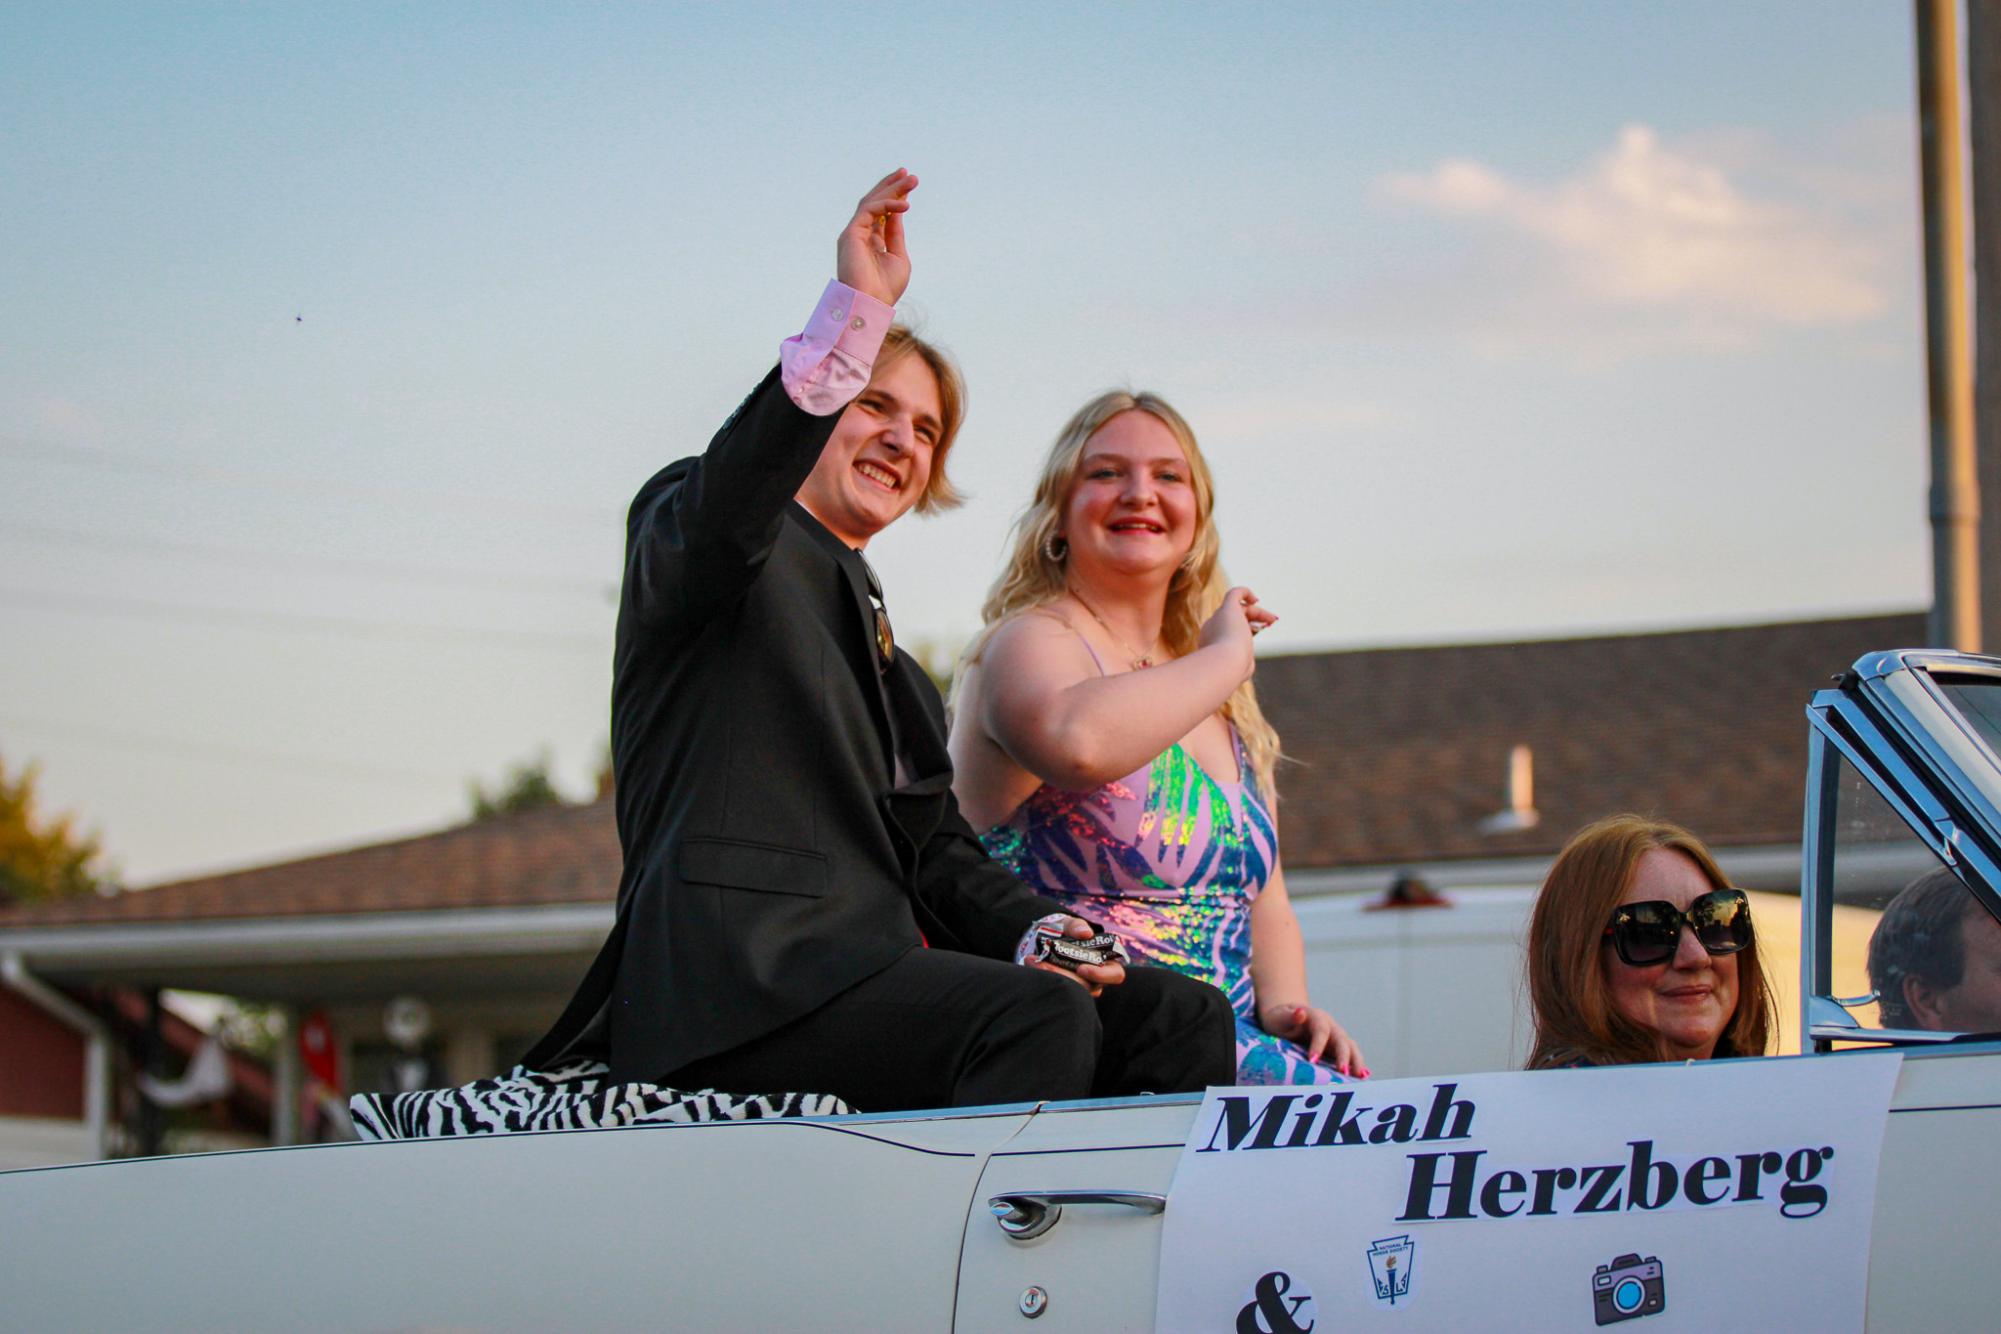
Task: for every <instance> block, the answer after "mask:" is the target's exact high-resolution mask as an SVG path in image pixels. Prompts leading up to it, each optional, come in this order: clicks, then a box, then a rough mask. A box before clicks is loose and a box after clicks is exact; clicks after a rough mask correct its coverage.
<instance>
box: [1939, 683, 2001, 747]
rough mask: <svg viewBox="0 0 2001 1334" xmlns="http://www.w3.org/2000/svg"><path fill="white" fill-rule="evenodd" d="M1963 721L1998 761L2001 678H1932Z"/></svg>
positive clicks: (2000, 745) (2000, 736)
mask: <svg viewBox="0 0 2001 1334" xmlns="http://www.w3.org/2000/svg"><path fill="white" fill-rule="evenodd" d="M1934 683H1935V684H1936V685H1937V686H1938V688H1939V690H1940V692H1941V693H1943V694H1944V695H1945V697H1946V699H1947V700H1949V701H1951V703H1952V706H1953V707H1954V708H1955V709H1957V710H1958V711H1959V716H1960V717H1961V718H1962V719H1964V720H1965V722H1966V725H1967V726H1968V727H1970V728H1972V729H1973V733H1974V735H1975V736H1978V737H1979V738H1980V739H1981V740H1982V741H1983V742H1985V743H1986V744H1987V749H1988V750H1989V751H1991V752H1992V753H1993V754H1994V756H1995V757H1996V761H1997V763H2001V680H1997V679H1995V678H1993V677H1986V676H1960V677H1950V676H1948V677H1938V678H1934Z"/></svg>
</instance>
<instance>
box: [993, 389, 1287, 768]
mask: <svg viewBox="0 0 2001 1334" xmlns="http://www.w3.org/2000/svg"><path fill="white" fill-rule="evenodd" d="M1122 412H1144V413H1147V414H1148V415H1150V416H1152V417H1154V418H1155V419H1156V420H1158V421H1159V422H1160V424H1161V425H1163V426H1165V427H1166V428H1167V429H1168V431H1169V433H1171V434H1172V435H1173V436H1174V438H1175V440H1176V441H1177V442H1179V443H1180V445H1181V450H1182V453H1184V454H1186V455H1187V456H1188V475H1189V480H1190V482H1191V483H1192V485H1193V489H1194V492H1195V542H1194V545H1193V546H1192V547H1191V548H1190V549H1189V552H1188V557H1187V559H1186V560H1185V561H1183V562H1182V564H1181V566H1180V568H1178V569H1176V570H1175V572H1174V574H1173V576H1172V578H1171V579H1170V580H1169V582H1168V585H1167V612H1166V615H1165V616H1164V617H1163V618H1162V621H1161V627H1160V637H1161V641H1162V642H1163V643H1164V644H1166V645H1167V648H1168V651H1169V652H1171V653H1173V654H1174V655H1175V656H1176V657H1180V656H1181V655H1182V654H1184V653H1190V652H1193V651H1194V649H1195V647H1196V644H1197V642H1198V639H1199V636H1200V635H1201V632H1202V623H1203V622H1204V621H1206V620H1208V619H1209V617H1210V616H1211V615H1212V614H1214V612H1215V610H1216V608H1218V607H1220V606H1222V605H1223V594H1225V593H1227V592H1228V591H1229V589H1230V581H1229V580H1228V579H1226V578H1225V577H1224V576H1223V567H1222V564H1221V562H1220V560H1219V559H1218V554H1219V552H1220V550H1221V546H1222V544H1221V541H1220V539H1219V538H1218V537H1217V534H1216V525H1215V524H1214V523H1213V522H1212V521H1211V515H1212V513H1213V511H1214V509H1215V489H1216V488H1215V482H1214V479H1213V478H1212V477H1211V476H1210V473H1209V465H1208V463H1207V462H1206V461H1205V460H1204V459H1203V457H1202V450H1201V449H1200V448H1199V447H1198V446H1197V445H1196V443H1195V432H1194V431H1192V430H1191V429H1189V426H1188V423H1187V422H1186V421H1185V420H1183V418H1182V416H1181V414H1180V413H1178V412H1176V411H1175V410H1174V409H1173V408H1172V407H1170V406H1169V405H1168V403H1167V401H1166V400H1165V399H1163V398H1161V397H1160V396H1159V395H1158V394H1151V393H1143V392H1142V393H1128V392H1126V391H1124V390H1118V389H1115V390H1112V391H1111V392H1109V393H1104V394H1100V395H1098V396H1097V397H1096V398H1094V399H1092V400H1091V401H1090V402H1089V403H1086V404H1085V405H1084V406H1083V407H1081V408H1079V409H1078V410H1077V413H1076V415H1075V416H1073V417H1071V418H1070V420H1069V421H1068V422H1066V423H1065V424H1064V426H1063V429H1062V430H1061V431H1058V432H1057V433H1056V443H1055V444H1053V445H1051V446H1050V449H1049V457H1048V458H1047V459H1045V460H1044V461H1043V464H1042V475H1041V476H1040V477H1039V478H1037V479H1036V483H1035V496H1034V499H1032V500H1030V501H1029V504H1028V508H1027V509H1025V510H1023V511H1022V513H1021V517H1019V518H1018V519H1016V520H1015V523H1014V534H1013V538H1012V542H1013V549H1012V551H1011V552H1010V553H1009V555H1008V559H1007V563H1006V565H1004V566H1003V567H1002V569H1001V574H1000V578H998V579H996V580H995V581H994V586H993V587H992V589H990V590H989V591H988V593H987V600H986V603H985V605H983V606H982V607H981V608H980V620H981V629H980V632H979V633H978V634H977V635H975V636H973V642H972V643H971V644H970V645H968V646H967V648H966V652H965V656H964V658H963V659H961V665H962V666H971V665H972V664H973V663H976V662H978V661H979V660H980V654H981V653H982V652H983V651H985V649H986V646H987V641H988V640H990V639H992V638H993V635H994V631H995V630H997V629H999V628H1000V625H1001V623H1002V622H1003V621H1005V620H1007V619H1008V618H1009V617H1012V616H1016V615H1019V614H1021V613H1022V612H1026V611H1032V610H1034V609H1035V608H1037V607H1046V606H1049V605H1050V604H1051V603H1054V602H1056V601H1057V600H1059V599H1060V598H1062V597H1063V596H1064V595H1065V594H1067V593H1068V592H1069V588H1070V583H1069V577H1068V572H1067V570H1066V569H1065V563H1064V562H1063V561H1060V560H1054V559H1052V558H1051V557H1050V554H1049V541H1050V539H1051V538H1052V537H1054V536H1056V530H1057V529H1058V528H1059V527H1061V526H1062V522H1063V510H1064V507H1065V505H1066V504H1067V503H1068V502H1069V499H1070V491H1071V488H1072V487H1073V486H1074V485H1075V484H1076V480H1077V468H1078V464H1079V462H1080V461H1081V460H1082V458H1083V455H1084V445H1085V443H1086V442H1087V441H1089V440H1090V438H1091V437H1092V436H1093V435H1095V434H1096V433H1097V431H1098V429H1099V428H1100V427H1102V426H1103V425H1104V424H1105V423H1106V422H1108V421H1110V420H1111V419H1112V418H1114V417H1116V416H1118V415H1119V414H1120V413H1122ZM961 675H962V676H963V673H961ZM1223 716H1224V717H1225V718H1227V719H1229V720H1230V722H1231V723H1233V724H1234V725H1235V726H1236V729H1237V733H1238V735H1240V736H1242V737H1243V739H1244V749H1245V751H1246V752H1247V753H1248V755H1249V757H1250V769H1251V773H1252V774H1253V775H1255V777H1256V780H1257V784H1258V788H1259V790H1260V791H1261V792H1262V793H1263V794H1264V796H1265V799H1266V800H1267V801H1275V800H1276V799H1277V795H1278V791H1277V784H1276V782H1275V780H1274V776H1273V774H1274V770H1276V768H1277V767H1278V760H1279V744H1278V733H1277V732H1276V731H1274V730H1273V729H1272V725H1271V724H1270V723H1268V722H1266V721H1265V716H1264V711H1263V710H1261V709H1260V708H1258V697H1257V692H1256V691H1255V690H1253V689H1252V688H1251V683H1250V681H1248V680H1246V681H1245V682H1244V683H1243V684H1242V685H1240V686H1238V687H1237V688H1236V689H1235V690H1234V691H1232V692H1231V694H1230V697H1229V699H1227V700H1225V701H1224V703H1223Z"/></svg>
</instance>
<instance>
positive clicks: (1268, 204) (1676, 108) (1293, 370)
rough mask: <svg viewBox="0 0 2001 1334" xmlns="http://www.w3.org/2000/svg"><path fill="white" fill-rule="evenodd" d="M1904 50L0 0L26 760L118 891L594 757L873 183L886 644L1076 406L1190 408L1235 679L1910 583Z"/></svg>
mask: <svg viewBox="0 0 2001 1334" xmlns="http://www.w3.org/2000/svg"><path fill="white" fill-rule="evenodd" d="M1908 26H1909V13H1908V10H1907V9H1906V8H1904V7H1900V6H1895V5H1879V4H1863V3H1840V4H1824V3H1791V4H1755V3H1730V4H1723V3H1675V4H1665V3H1663V4H1650V5H1642V4H1618V5H1612V4H1582V3H1580V4H1532V3H1518V4H1509V5H1478V6H1475V5H1446V4H1399V5H1391V4H1348V5H1338V6H1336V5H1299V6H1259V7H1256V8H1255V9H1253V8H1250V7H1243V8H1241V9H1238V8H1224V7H1215V6H1204V7H1194V6H1188V7H1176V8H1160V7H1153V6H1142V5H1115V6H1104V7H1099V8H1095V9H1092V10H1090V11H1089V12H1088V13H1077V12H1073V11H1072V9H1071V7H1068V6H1057V5H1017V6H1010V7H1007V8H1006V9H1005V10H1004V11H1003V10H999V9H991V8H989V7H979V8H974V7H966V8H958V7H950V6H898V5H884V6H872V7H869V8H868V9H866V10H855V11H837V10H829V9H828V8H826V7H825V6H755V5H737V6H730V7H720V6H718V7H699V8H697V7H669V6H647V7H641V6H594V7H590V8H588V9H586V8H584V7H582V6H575V7H555V6H525V5H523V6H501V5H482V6H471V5H442V4H441V5H421V6H420V5H407V6H388V5H374V6H366V5H354V6H325V7H310V8H309V7H305V6H289V7H288V6H264V7H252V6H221V5H217V6H200V5H186V6H173V7H167V6H156V5H134V6H115V5H104V4H97V5H87V6H73V7H60V8H59V7H56V6H44V5H31V4H14V5H8V6H4V7H0V180H5V181H6V182H7V200H8V202H7V206H6V208H5V209H4V210H0V246H4V248H5V252H6V253H7V254H8V256H9V257H10V262H9V263H8V264H6V265H5V266H0V312H4V315H0V493H4V494H5V495H6V497H7V501H6V503H5V505H4V506H0V562H4V568H0V640H4V641H5V642H6V643H7V645H8V652H7V653H5V654H4V655H0V756H4V757H5V759H6V761H7V762H8V763H9V764H10V765H14V764H19V763H20V762H22V761H23V760H25V759H30V758H32V759H37V760H39V761H40V762H41V764H42V766H43V770H44V779H43V782H44V787H45V789H46V793H47V796H48V797H49V799H50V800H51V801H52V802H54V803H55V804H56V805H58V806H61V807H65V808H69V809H73V810H75V811H77V812H78V813H79V815H81V816H82V817H83V818H84V819H85V820H86V821H88V822H91V823H95V824H96V825H98V826H99V827H100V828H101V829H102V830H103V832H104V834H105V837H106V840H107V842H108V844H109V845H110V847H111V848H112V850H113V851H114V852H115V853H116V854H117V855H118V857H119V859H120V860H121V862H122V863H123V865H124V868H125V870H126V872H127V874H128V876H129V877H130V878H131V879H133V880H135V881H139V882H144V881H148V880H154V879H159V878H162V877H166V876H172V875H178V874H182V873H187V872H190V871H194V870H198V869H203V868H210V867H217V866H228V865H239V864H244V863H247V862H252V861H256V860H261V859H266V858H270V857H274V856H279V855H285V854H289V853H292V852H296V851H300V850H304V849H312V848H321V847H329V846H340V845H343V844H347V843H353V842H358V841H365V840H368V839H371V838H374V837H379V836H383V835H385V834H389V833H393V832H403V831H412V830H418V829H422V828H426V827H431V826H434V825H436V824H438V823H441V822H443V821H446V820H449V819H452V818H455V817H456V816H457V815H458V814H460V813H461V812H462V811H463V808H464V793H463V784H464V780H465V779H466V778H468V777H470V776H476V775H477V776H485V777H492V776H495V775H497V774H498V773H499V772H500V771H501V770H502V769H503V768H504V767H505V766H506V765H507V764H508V763H509V762H511V761H514V760H518V759H521V758H523V757H526V756H529V755H531V754H533V753H534V752H535V751H536V750H537V749H538V748H542V747H547V748H548V749H549V751H550V752H551V753H552V754H553V755H554V757H555V759H556V762H557V766H558V772H559V773H560V774H561V775H562V777H563V779H564V781H565V782H567V783H568V784H569V785H570V786H571V787H572V789H573V790H581V787H582V784H583V783H584V780H585V775H586V774H587V773H588V771H589V770H590V768H591V767H592V765H593V764H594V763H595V761H596V757H597V755H598V753H599V749H600V747H601V745H602V742H603V736H604V729H605V715H606V695H607V690H608V685H609V665H608V664H609V643H610V630H611V620H612V607H611V603H610V601H609V598H608V595H607V589H608V588H609V587H610V586H611V585H612V584H613V583H614V582H615V580H616V578H617V568H618V550H619V541H620V515H621V513H622V511H623V508H624V505H625V502H626V500H627V499H628V498H629V496H630V494H631V493H632V491H633V490H634V489H635V488H636V487H637V486H638V484H639V483H640V482H641V481H643V480H644V479H645V477H646V476H647V475H649V474H650V473H651V472H652V471H653V470H654V469H655V468H657V467H658V466H660V465H661V464H663V463H665V462H667V461H669V460H671V459H673V458H675V457H679V456H681V455H683V454H686V453H690V452H693V451H695V450H697V449H699V448H700V446H701V445H702V444H703V443H704V442H705V440H706V438H707V436H708V434H709V432H710V430H711V429H712V428H713V426H714V424H715V423H716V422H718V421H719V420H720V419H721V417H722V416H723V415H724V414H725V413H726V412H727V411H728V410H729V408H730V407H731V406H732V405H733V404H734V403H735V401H736V400H737V399H738V398H739V397H740V396H741V395H742V393H743V392H744V390H745V389H746V388H747V387H748V386H749V384H750V383H751V382H752V381H754V380H755V378H756V377H757V376H758V375H759V374H760V373H761V372H762V370H763V369H764V367H765V366H766V365H767V364H768V363H769V360H770V359H771V357H772V356H773V354H774V349H775V346H776V343H777V341H778V340H779V339H780V338H782V337H784V336H785V335H786V334H787V333H789V332H792V331H793V330H794V329H796V327H797V326H798V324H799V323H800V321H801V320H802V319H803V318H804V316H805V314H806V312H807V311H808V309H809V308H810V306H811V303H812V301H813V299H814V297H815V296H816V295H817V293H818V291H819V288H820V286H821V284H822V283H823V282H824V281H825V279H826V278H827V277H828V276H829V270H830V267H831V259H832V239H833V235H834V232H835V230H836V229H837V228H838V227H839V225H840V223H841V222H842V221H843V219H844V218H845V216H846V213H847V211H848V210H849V208H850V207H851V206H852V203H853V200H854V198H855V197H856V196H857V195H858V194H859V193H860V191H861V190H862V189H863V188H865V187H866V186H867V185H868V184H869V183H870V182H872V181H873V180H875V179H876V178H877V177H878V176H880V175H881V174H882V173H883V172H884V171H886V170H888V169H889V168H890V167H893V166H897V165H904V166H908V167H910V168H912V169H913V170H915V171H917V172H918V173H919V175H920V176H921V177H922V178H923V181H924V184H923V186H922V187H921V188H920V190H919V191H918V194H917V197H916V201H915V203H916V208H915V212H914V213H913V215H912V217H911V222H910V237H911V249H912V255H913V261H914V279H913V284H912V288H911V292H910V295H909V298H908V300H907V301H906V304H905V313H906V314H908V315H910V316H912V317H914V318H915V319H916V320H917V321H918V322H919V323H920V325H921V326H922V327H923V328H924V329H925V330H926V332H928V333H929V334H931V335H933V336H935V337H936V338H937V339H938V340H939V341H942V342H943V343H945V344H946V345H948V346H949V347H951V348H952V349H953V350H954V351H955V352H956V353H957V354H958V355H959V357H960V358H961V360H962V361H963V363H964V365H965V367H966V371H967V375H968V379H969V382H970V388H971V406H972V414H971V417H970V419H969V421H968V424H967V428H966V432H965V435H964V436H963V437H962V442H961V444H960V447H959V450H958V453H957V456H956V458H955V460H954V468H955V475H956V476H957V478H958V480H959V481H960V483H961V484H962V486H963V487H964V488H965V489H967V490H968V491H970V492H971V493H972V494H973V497H974V499H973V502H972V503H971V504H970V505H968V506H967V507H966V509H964V510H962V511H959V512H958V513H956V514H953V515H951V516H948V517H945V518H941V519H937V520H932V521H921V522H920V521H911V522H909V523H907V524H905V525H902V526H900V527H899V528H898V529H896V530H893V531H892V532H890V533H888V534H886V535H885V536H884V537H883V538H882V539H880V540H879V542H878V544H877V545H876V546H875V547H872V548H871V554H872V556H874V557H875V559H876V563H877V565H878V567H879V568H880V569H881V570H882V572H883V575H884V579H885V582H886V583H887V584H888V586H889V591H890V596H891V602H892V605H893V607H894V609H895V611H896V617H897V623H898V627H899V631H900V633H901V634H902V636H903V637H904V638H905V640H906V641H921V640H929V641H931V642H933V643H935V644H938V645H941V646H950V645H955V644H956V643H957V642H959V641H960V640H961V639H963V637H964V636H965V635H966V634H968V633H969V632H970V631H971V630H972V629H973V628H975V617H976V609H977V606H978V603H979V600H980V597H981V594H982V593H983V591H984V588H985V586H986V583H987V581H988V580H989V579H990V578H991V577H992V574H993V572H994V571H995V569H996V568H997V566H998V562H999V558H1000V552H1001V549H1002V544H1003V541H1004V537H1005V532H1006V527H1007V524H1008V522H1009V521H1010V519H1011V518H1012V516H1013V513H1014V511H1015V510H1016V508H1017V507H1018V506H1019V505H1020V504H1021V502H1022V501H1023V500H1024V499H1025V498H1026V496H1027V492H1028V488H1029V485H1030V482H1031V479H1032V477H1033V474H1034V471H1035V468H1036V465H1037V461H1038V459H1039V457H1040V455H1041V453H1042V451H1043V449H1044V448H1045V447H1046V445H1047V443H1048V441H1049V439H1050V437H1051V436H1052V435H1053V434H1054V432H1055V429H1056V428H1057V426H1058V425H1060V423H1061V422H1062V420H1063V419H1064V418H1065V417H1066V416H1068V414H1069V413H1070V411H1071V410H1072V409H1073V408H1074V407H1075V406H1076V405H1077V404H1078V403H1079V402H1081V401H1082V400H1083V399H1085V398H1087V397H1089V396H1090V395H1092V394H1094V393H1096V392H1098V391H1099V390H1101V389H1103V388H1105V387H1107V386H1109V385H1113V384H1129V385H1134V386H1140V387H1149V388H1153V389H1156V390H1159V391H1161V392H1163V393H1165V394H1166V395H1167V396H1168V397H1169V398H1170V399H1171V400H1172V401H1174V402H1175V403H1176V404H1177V405H1178V406H1179V407H1180V408H1181V409H1182V411H1183V412H1184V413H1185V414H1186V415H1187V416H1188V417H1189V418H1190V420H1191V421H1192V422H1193V424H1194V426H1195V428H1196V430H1197V432H1198V434H1199V435H1200V436H1201V438H1202V440H1203V444H1204V447H1205V449H1206V450H1207V452H1208V453H1209V456H1210V459H1211V462H1212V465H1213V466H1214V468H1215V470H1216V473H1217V476H1218V485H1219V497H1220V510H1219V520H1220V522H1221V523H1222V525H1223V532H1224V536H1225V548H1224V550H1225V557H1226V560H1227V562H1228V564H1229V566H1230V568H1231V570H1232V572H1233V574H1234V575H1235V577H1237V578H1238V579H1240V580H1241V581H1243V582H1246V583H1249V584H1251V585H1252V586H1253V587H1255V588H1256V589H1257V590H1258V592H1259V594H1260V596H1261V597H1262V598H1263V600H1264V601H1265V602H1266V603H1267V604H1269V605H1271V606H1273V607H1274V608H1275V609H1277V610H1278V611H1279V612H1280V613H1281V615H1282V616H1283V618H1284V623H1283V624H1282V625H1281V626H1280V628H1279V629H1278V630H1277V631H1275V632H1274V633H1273V634H1272V635H1270V636H1267V637H1266V639H1265V641H1264V643H1263V648H1264V651H1267V652H1292V651H1300V650H1305V649H1311V648H1319V647H1327V646H1334V645H1373V644H1387V643H1444V642H1457V641H1463V640H1472V639H1482V640H1487V639H1506V638H1515V637H1526V636H1542V635H1550V634H1565V633H1581V632H1587V631H1596V630H1603V629H1625V628H1648V627H1659V626H1680V625H1697V624H1720V623H1732V622H1748V621H1756V620H1763V619H1782V618H1791V617H1801V616H1809V615H1819V614H1827V613H1840V612H1848V611H1861V610H1877V609H1882V608H1887V607H1915V606H1919V605H1921V604H1922V603H1923V602H1924V601H1925V600H1926V599H1927V597H1928V575H1927V573H1926V563H1925V550H1926V547H1925V542H1926V538H1925V528H1924V488H1925V422H1924V416H1923V382H1922V370H1923V355H1922V344H1921V337H1920V335H1921V324H1920V307H1919V254H1918V240H1917V226H1916V213H1917V204H1916V156H1915V129H1914V122H1913V118H1912V112H1911V105H1912V97H1913V94H1912V82H1913V76H1912V55H1911V37H1910V33H1909V32H1908ZM1801 688H1802V691H1804V690H1806V689H1807V688H1808V683H1802V687H1801ZM1344 706H1346V705H1345V703H1344V702H1342V701H1330V702H1329V707H1344ZM1440 707H1441V708H1450V707H1451V702H1450V701H1441V702H1440Z"/></svg>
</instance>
